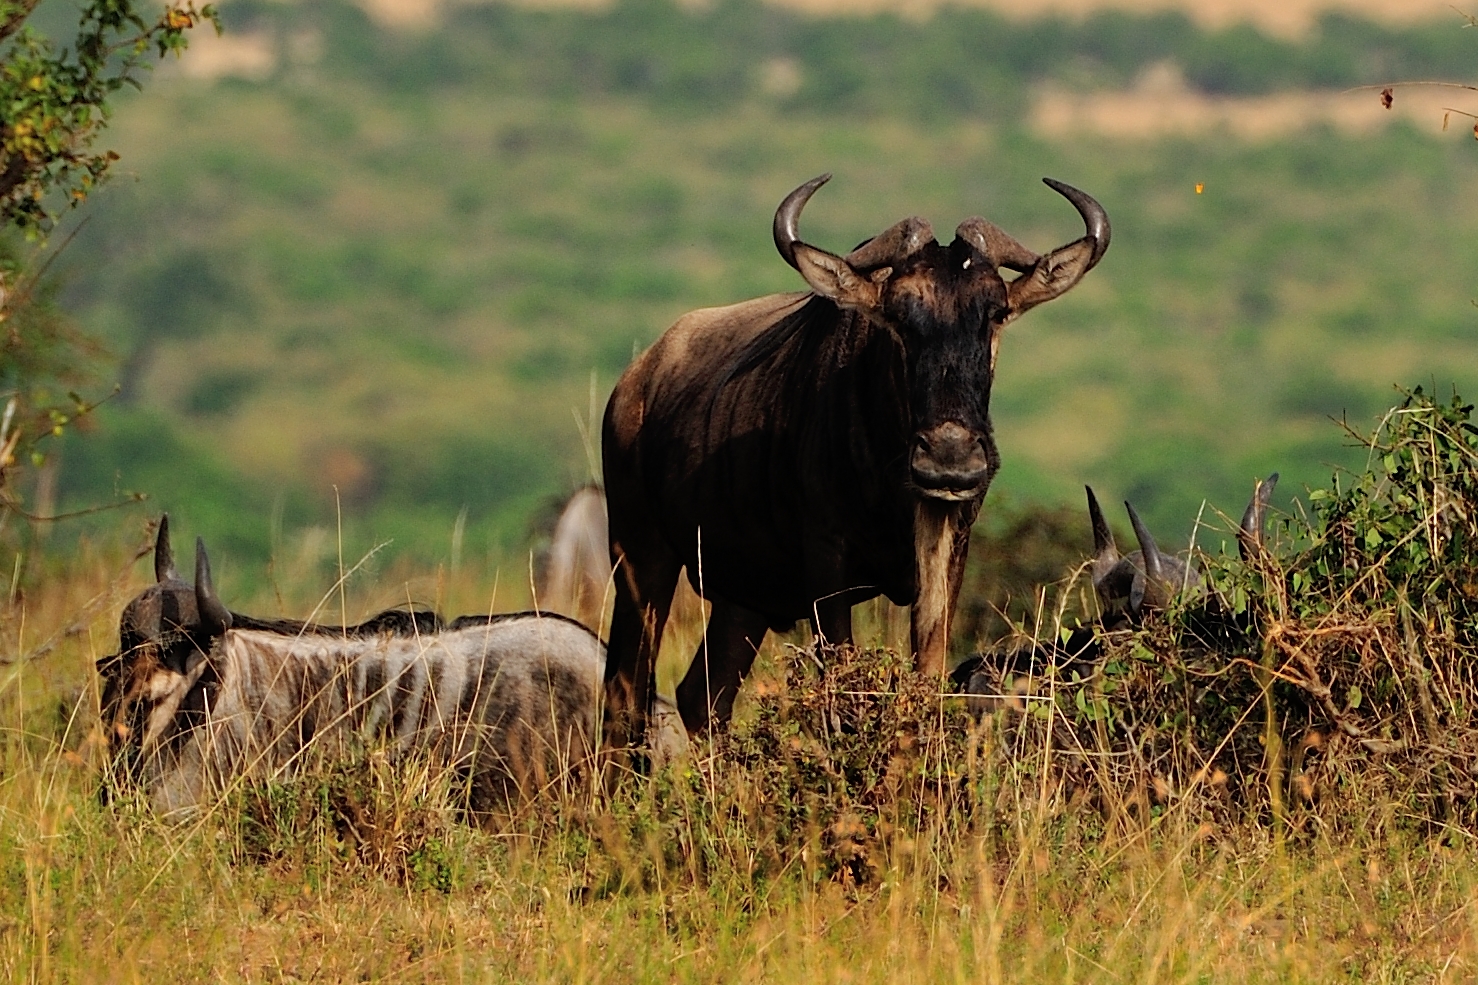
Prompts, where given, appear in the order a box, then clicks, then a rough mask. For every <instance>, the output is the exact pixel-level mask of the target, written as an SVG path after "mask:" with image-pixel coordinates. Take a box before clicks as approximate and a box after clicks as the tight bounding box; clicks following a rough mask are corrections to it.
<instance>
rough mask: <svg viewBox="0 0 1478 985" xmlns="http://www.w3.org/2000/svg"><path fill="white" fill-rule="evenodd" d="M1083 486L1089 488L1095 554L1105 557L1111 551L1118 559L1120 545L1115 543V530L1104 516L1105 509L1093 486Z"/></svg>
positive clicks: (1089, 509)
mask: <svg viewBox="0 0 1478 985" xmlns="http://www.w3.org/2000/svg"><path fill="white" fill-rule="evenodd" d="M1083 488H1084V489H1086V490H1088V519H1089V520H1090V521H1092V523H1093V554H1094V556H1095V557H1103V556H1104V554H1105V553H1110V554H1112V555H1113V557H1114V560H1118V557H1119V547H1118V545H1117V544H1115V543H1114V532H1113V531H1112V530H1110V529H1109V525H1108V521H1107V520H1105V519H1104V518H1103V510H1101V509H1099V507H1098V497H1097V496H1095V495H1093V487H1092V486H1084V487H1083Z"/></svg>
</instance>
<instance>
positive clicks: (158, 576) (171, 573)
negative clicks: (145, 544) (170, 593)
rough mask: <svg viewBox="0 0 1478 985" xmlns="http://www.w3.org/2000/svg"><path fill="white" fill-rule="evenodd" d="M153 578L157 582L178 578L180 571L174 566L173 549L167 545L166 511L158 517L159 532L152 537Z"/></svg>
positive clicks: (167, 524) (167, 523)
mask: <svg viewBox="0 0 1478 985" xmlns="http://www.w3.org/2000/svg"><path fill="white" fill-rule="evenodd" d="M154 580H155V581H157V582H166V581H179V580H180V573H179V572H178V571H176V570H175V567H174V549H173V548H172V547H170V546H169V514H168V513H165V514H164V515H163V516H161V517H160V518H159V534H158V536H157V537H155V538H154Z"/></svg>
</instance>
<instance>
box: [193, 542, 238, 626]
mask: <svg viewBox="0 0 1478 985" xmlns="http://www.w3.org/2000/svg"><path fill="white" fill-rule="evenodd" d="M195 604H196V608H197V609H198V611H199V614H200V620H201V623H202V625H203V626H205V628H206V629H207V631H209V632H210V633H211V635H213V636H218V635H220V634H221V633H224V632H225V631H226V630H228V629H230V628H231V624H232V622H233V621H234V620H233V618H232V616H231V611H230V610H229V609H227V608H226V607H225V606H224V605H222V604H221V600H220V599H219V598H217V597H216V587H215V584H214V581H213V580H212V578H211V575H210V556H209V555H207V554H206V553H205V538H204V537H196V538H195ZM207 619H208V620H210V623H209V625H205V621H206V620H207Z"/></svg>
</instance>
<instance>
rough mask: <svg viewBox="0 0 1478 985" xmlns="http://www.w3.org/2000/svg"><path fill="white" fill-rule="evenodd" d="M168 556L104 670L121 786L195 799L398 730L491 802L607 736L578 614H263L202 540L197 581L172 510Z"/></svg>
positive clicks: (472, 795) (180, 801) (389, 740)
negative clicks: (244, 600) (230, 598)
mask: <svg viewBox="0 0 1478 985" xmlns="http://www.w3.org/2000/svg"><path fill="white" fill-rule="evenodd" d="M154 569H155V578H156V584H154V585H150V586H149V587H148V588H147V589H145V590H144V591H143V592H142V593H141V594H140V595H139V596H138V597H136V598H135V599H133V601H131V602H130V603H129V604H128V605H127V607H125V608H124V610H123V615H122V617H121V619H120V620H119V652H118V653H117V654H115V655H112V656H108V657H104V658H103V659H102V660H100V661H98V671H99V674H100V675H101V677H102V682H103V695H102V714H103V724H104V727H105V729H106V730H107V736H108V741H109V748H110V749H111V751H112V753H113V761H114V775H113V778H112V783H111V784H110V787H111V786H116V785H117V784H119V783H138V784H140V785H141V786H142V787H143V789H144V791H145V792H146V794H147V795H148V798H149V800H150V801H151V802H152V803H153V804H154V805H155V807H156V808H158V809H159V810H162V811H172V810H179V809H183V808H190V807H193V806H195V805H197V804H199V803H200V802H201V801H202V800H203V799H206V798H209V797H210V796H213V795H215V794H217V793H219V792H220V791H222V790H224V789H226V788H227V787H229V785H230V784H231V782H232V781H233V780H234V779H235V778H236V777H238V776H241V775H244V774H252V775H257V776H274V775H280V774H284V773H291V772H293V771H294V770H295V769H296V768H297V766H298V765H299V764H301V763H302V762H303V760H304V757H305V755H306V754H308V753H309V752H310V751H311V750H318V751H321V752H331V751H333V750H334V749H335V748H336V747H337V746H338V745H342V744H346V743H347V744H349V745H351V746H353V745H355V744H374V743H383V744H385V745H386V746H388V748H389V751H390V752H391V753H392V754H401V753H405V752H410V751H419V752H421V753H424V754H428V755H431V756H434V757H435V758H436V760H437V761H438V762H441V763H443V764H445V765H446V766H447V767H449V768H451V769H453V770H455V771H456V774H457V775H458V776H460V777H462V778H463V779H464V781H465V783H466V790H467V796H468V800H467V804H468V807H469V808H470V809H471V810H472V811H473V812H474V813H481V812H485V811H488V810H492V809H495V808H498V807H500V806H501V805H503V804H505V803H506V802H507V800H508V798H509V797H510V795H520V796H527V795H530V794H532V793H535V792H537V791H538V790H539V789H541V788H542V787H543V786H544V785H545V784H547V783H548V782H550V781H552V780H554V779H557V778H559V777H560V776H562V775H563V773H564V771H565V770H566V769H567V768H569V767H571V766H574V765H578V764H580V763H581V762H583V761H584V760H585V758H586V757H587V756H589V755H590V754H591V753H592V752H593V751H594V748H595V745H594V744H595V736H596V727H597V725H598V722H597V710H596V709H597V705H598V703H599V697H600V681H601V677H602V670H603V664H604V656H605V648H604V647H603V646H602V645H601V642H600V640H599V639H598V638H597V637H596V636H595V634H594V633H592V632H590V630H588V629H586V628H585V627H584V626H581V625H580V624H579V623H576V622H575V621H574V620H572V619H566V618H564V617H563V616H555V615H549V614H541V613H528V612H522V613H509V614H506V615H496V616H466V617H463V618H460V619H457V620H454V621H453V622H452V623H451V624H450V625H443V624H442V622H441V620H440V619H438V618H437V617H436V615H435V614H434V613H430V612H425V611H420V612H413V611H405V610H391V611H389V612H383V613H381V614H380V615H378V616H375V617H374V618H373V619H370V620H369V621H368V622H365V623H361V624H360V625H358V626H351V627H348V628H343V629H341V628H338V627H325V626H318V625H314V624H312V623H303V622H297V621H295V620H263V619H255V618H252V617H250V616H244V615H241V614H239V613H233V612H230V611H229V610H227V609H226V607H225V606H224V605H222V604H221V602H220V600H219V599H218V598H217V597H216V594H215V589H214V587H213V586H212V583H211V577H210V562H209V560H208V559H207V557H206V554H205V547H204V545H203V544H202V543H200V542H199V541H197V542H196V557H195V584H194V586H191V585H188V584H186V583H185V582H184V581H183V580H182V579H181V578H180V576H179V574H178V573H177V572H176V571H175V566H174V558H173V554H172V552H171V551H170V546H169V527H168V522H167V520H164V521H161V523H160V528H159V538H158V541H157V542H156V545H155V551H154ZM110 787H105V793H106V792H107V791H108V790H109V789H110Z"/></svg>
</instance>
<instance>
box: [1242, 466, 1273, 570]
mask: <svg viewBox="0 0 1478 985" xmlns="http://www.w3.org/2000/svg"><path fill="white" fill-rule="evenodd" d="M1277 484H1278V473H1276V472H1274V473H1273V474H1272V475H1270V476H1268V477H1267V478H1266V479H1264V480H1263V481H1262V482H1259V483H1258V484H1257V487H1256V488H1255V489H1253V491H1252V499H1251V500H1250V501H1249V502H1248V503H1247V511H1246V512H1245V513H1243V514H1242V524H1241V526H1239V527H1238V528H1237V553H1238V554H1239V555H1240V556H1241V558H1242V560H1244V561H1251V560H1252V559H1253V558H1255V557H1257V556H1258V555H1259V554H1261V553H1262V549H1263V535H1264V533H1265V530H1266V524H1267V519H1268V502H1269V501H1270V500H1271V499H1272V498H1273V487H1274V486H1276V485H1277Z"/></svg>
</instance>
